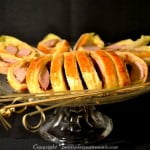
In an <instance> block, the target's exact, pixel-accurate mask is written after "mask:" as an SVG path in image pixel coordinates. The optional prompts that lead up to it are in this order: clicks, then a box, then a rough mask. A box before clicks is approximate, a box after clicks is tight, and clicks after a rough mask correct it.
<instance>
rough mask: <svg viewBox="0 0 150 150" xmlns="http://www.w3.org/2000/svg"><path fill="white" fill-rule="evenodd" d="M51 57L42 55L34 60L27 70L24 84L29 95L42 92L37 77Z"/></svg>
mask: <svg viewBox="0 0 150 150" xmlns="http://www.w3.org/2000/svg"><path fill="white" fill-rule="evenodd" d="M51 58H52V55H50V54H49V55H44V56H40V57H38V58H36V59H35V60H33V61H32V62H31V63H30V66H29V68H28V69H27V75H26V83H27V86H28V90H29V92H30V93H41V92H44V90H43V89H42V88H41V86H40V83H39V75H40V74H41V72H42V70H43V68H44V67H45V66H46V65H47V64H48V63H49V62H50V61H51ZM49 69H50V68H49Z"/></svg>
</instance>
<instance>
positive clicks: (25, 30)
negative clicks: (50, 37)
mask: <svg viewBox="0 0 150 150" xmlns="http://www.w3.org/2000/svg"><path fill="white" fill-rule="evenodd" d="M149 26H150V21H149V3H148V0H147V1H146V0H115V1H113V0H94V1H93V0H55V1H54V0H21V1H20V0H12V1H10V0H0V34H9V35H14V36H16V37H18V38H20V39H22V40H25V41H27V42H30V43H37V42H38V41H39V40H40V39H41V38H43V36H45V35H46V34H47V33H49V32H53V33H56V34H58V35H60V36H61V37H63V38H66V39H68V40H69V41H76V40H77V38H78V37H79V36H80V35H81V34H82V33H84V32H96V33H98V34H99V35H100V36H101V37H102V38H103V39H104V40H105V41H107V42H114V41H117V40H120V39H124V38H129V37H130V38H138V37H139V36H140V35H141V34H150V30H149Z"/></svg>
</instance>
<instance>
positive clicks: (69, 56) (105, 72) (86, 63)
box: [7, 50, 147, 93]
mask: <svg viewBox="0 0 150 150" xmlns="http://www.w3.org/2000/svg"><path fill="white" fill-rule="evenodd" d="M119 55H122V54H116V53H115V52H109V51H103V50H98V51H90V52H89V51H74V52H65V53H58V54H54V55H51V54H47V55H43V56H40V57H38V58H36V59H34V60H32V61H25V60H24V61H20V62H17V63H16V64H14V65H13V66H12V67H10V69H9V71H8V74H7V78H8V82H9V83H10V85H11V86H12V87H13V88H14V89H15V90H16V91H24V90H26V89H28V90H29V92H30V93H40V92H44V91H49V90H53V91H66V90H83V89H102V88H105V89H112V88H117V87H123V86H127V85H129V84H131V83H132V76H135V75H134V74H135V72H134V71H135V70H136V71H139V72H141V76H140V77H138V78H136V80H137V81H139V79H141V80H140V82H145V80H146V78H147V70H146V69H145V68H146V67H147V65H146V64H145V62H144V61H143V60H141V59H140V58H138V57H137V60H136V61H138V62H139V59H140V61H141V62H140V65H139V64H138V65H136V63H133V62H131V60H128V59H127V58H124V57H125V56H123V55H122V56H119ZM125 55H126V54H125ZM131 55H132V54H131ZM130 57H132V56H130V54H129V56H128V58H130ZM134 57H136V56H134ZM127 61H128V62H127ZM126 62H127V63H130V62H131V65H132V64H134V65H133V67H132V68H133V71H130V72H129V71H128V70H127V67H126ZM145 70H146V71H145Z"/></svg>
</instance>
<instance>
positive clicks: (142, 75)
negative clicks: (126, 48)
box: [116, 51, 148, 84]
mask: <svg viewBox="0 0 150 150" xmlns="http://www.w3.org/2000/svg"><path fill="white" fill-rule="evenodd" d="M116 53H117V55H119V56H120V57H121V58H122V59H124V61H125V62H126V63H127V64H128V66H129V67H130V68H129V76H130V80H131V84H137V83H144V82H145V81H146V80H147V77H148V66H147V64H146V62H145V61H144V60H142V59H141V58H139V57H137V56H136V55H134V54H132V53H130V52H119V51H116Z"/></svg>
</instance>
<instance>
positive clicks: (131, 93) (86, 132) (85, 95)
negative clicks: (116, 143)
mask: <svg viewBox="0 0 150 150" xmlns="http://www.w3.org/2000/svg"><path fill="white" fill-rule="evenodd" d="M149 91H150V82H147V83H144V84H140V85H134V86H130V87H125V88H121V89H112V90H93V91H92V90H85V91H77V92H74V93H73V92H72V93H70V94H69V95H66V97H67V96H68V100H67V102H66V100H64V99H63V98H62V100H60V101H59V104H61V105H59V107H57V108H55V109H53V111H52V112H51V113H50V114H49V116H48V117H47V119H46V122H45V123H44V124H43V125H42V126H41V127H40V129H39V134H40V136H41V137H42V138H43V139H45V140H47V141H50V142H54V143H56V144H59V145H70V144H80V145H89V144H94V143H97V142H99V141H101V140H102V139H104V138H106V137H107V136H108V135H109V134H110V133H111V131H112V129H113V122H112V119H111V118H110V117H108V116H107V115H105V114H103V113H101V112H100V111H99V110H97V109H96V107H95V106H97V105H104V104H111V103H117V102H123V101H126V100H129V99H133V98H135V97H137V96H139V95H142V94H145V93H148V92H149ZM70 95H72V97H70ZM64 96H65V94H64ZM69 97H70V98H69Z"/></svg>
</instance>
